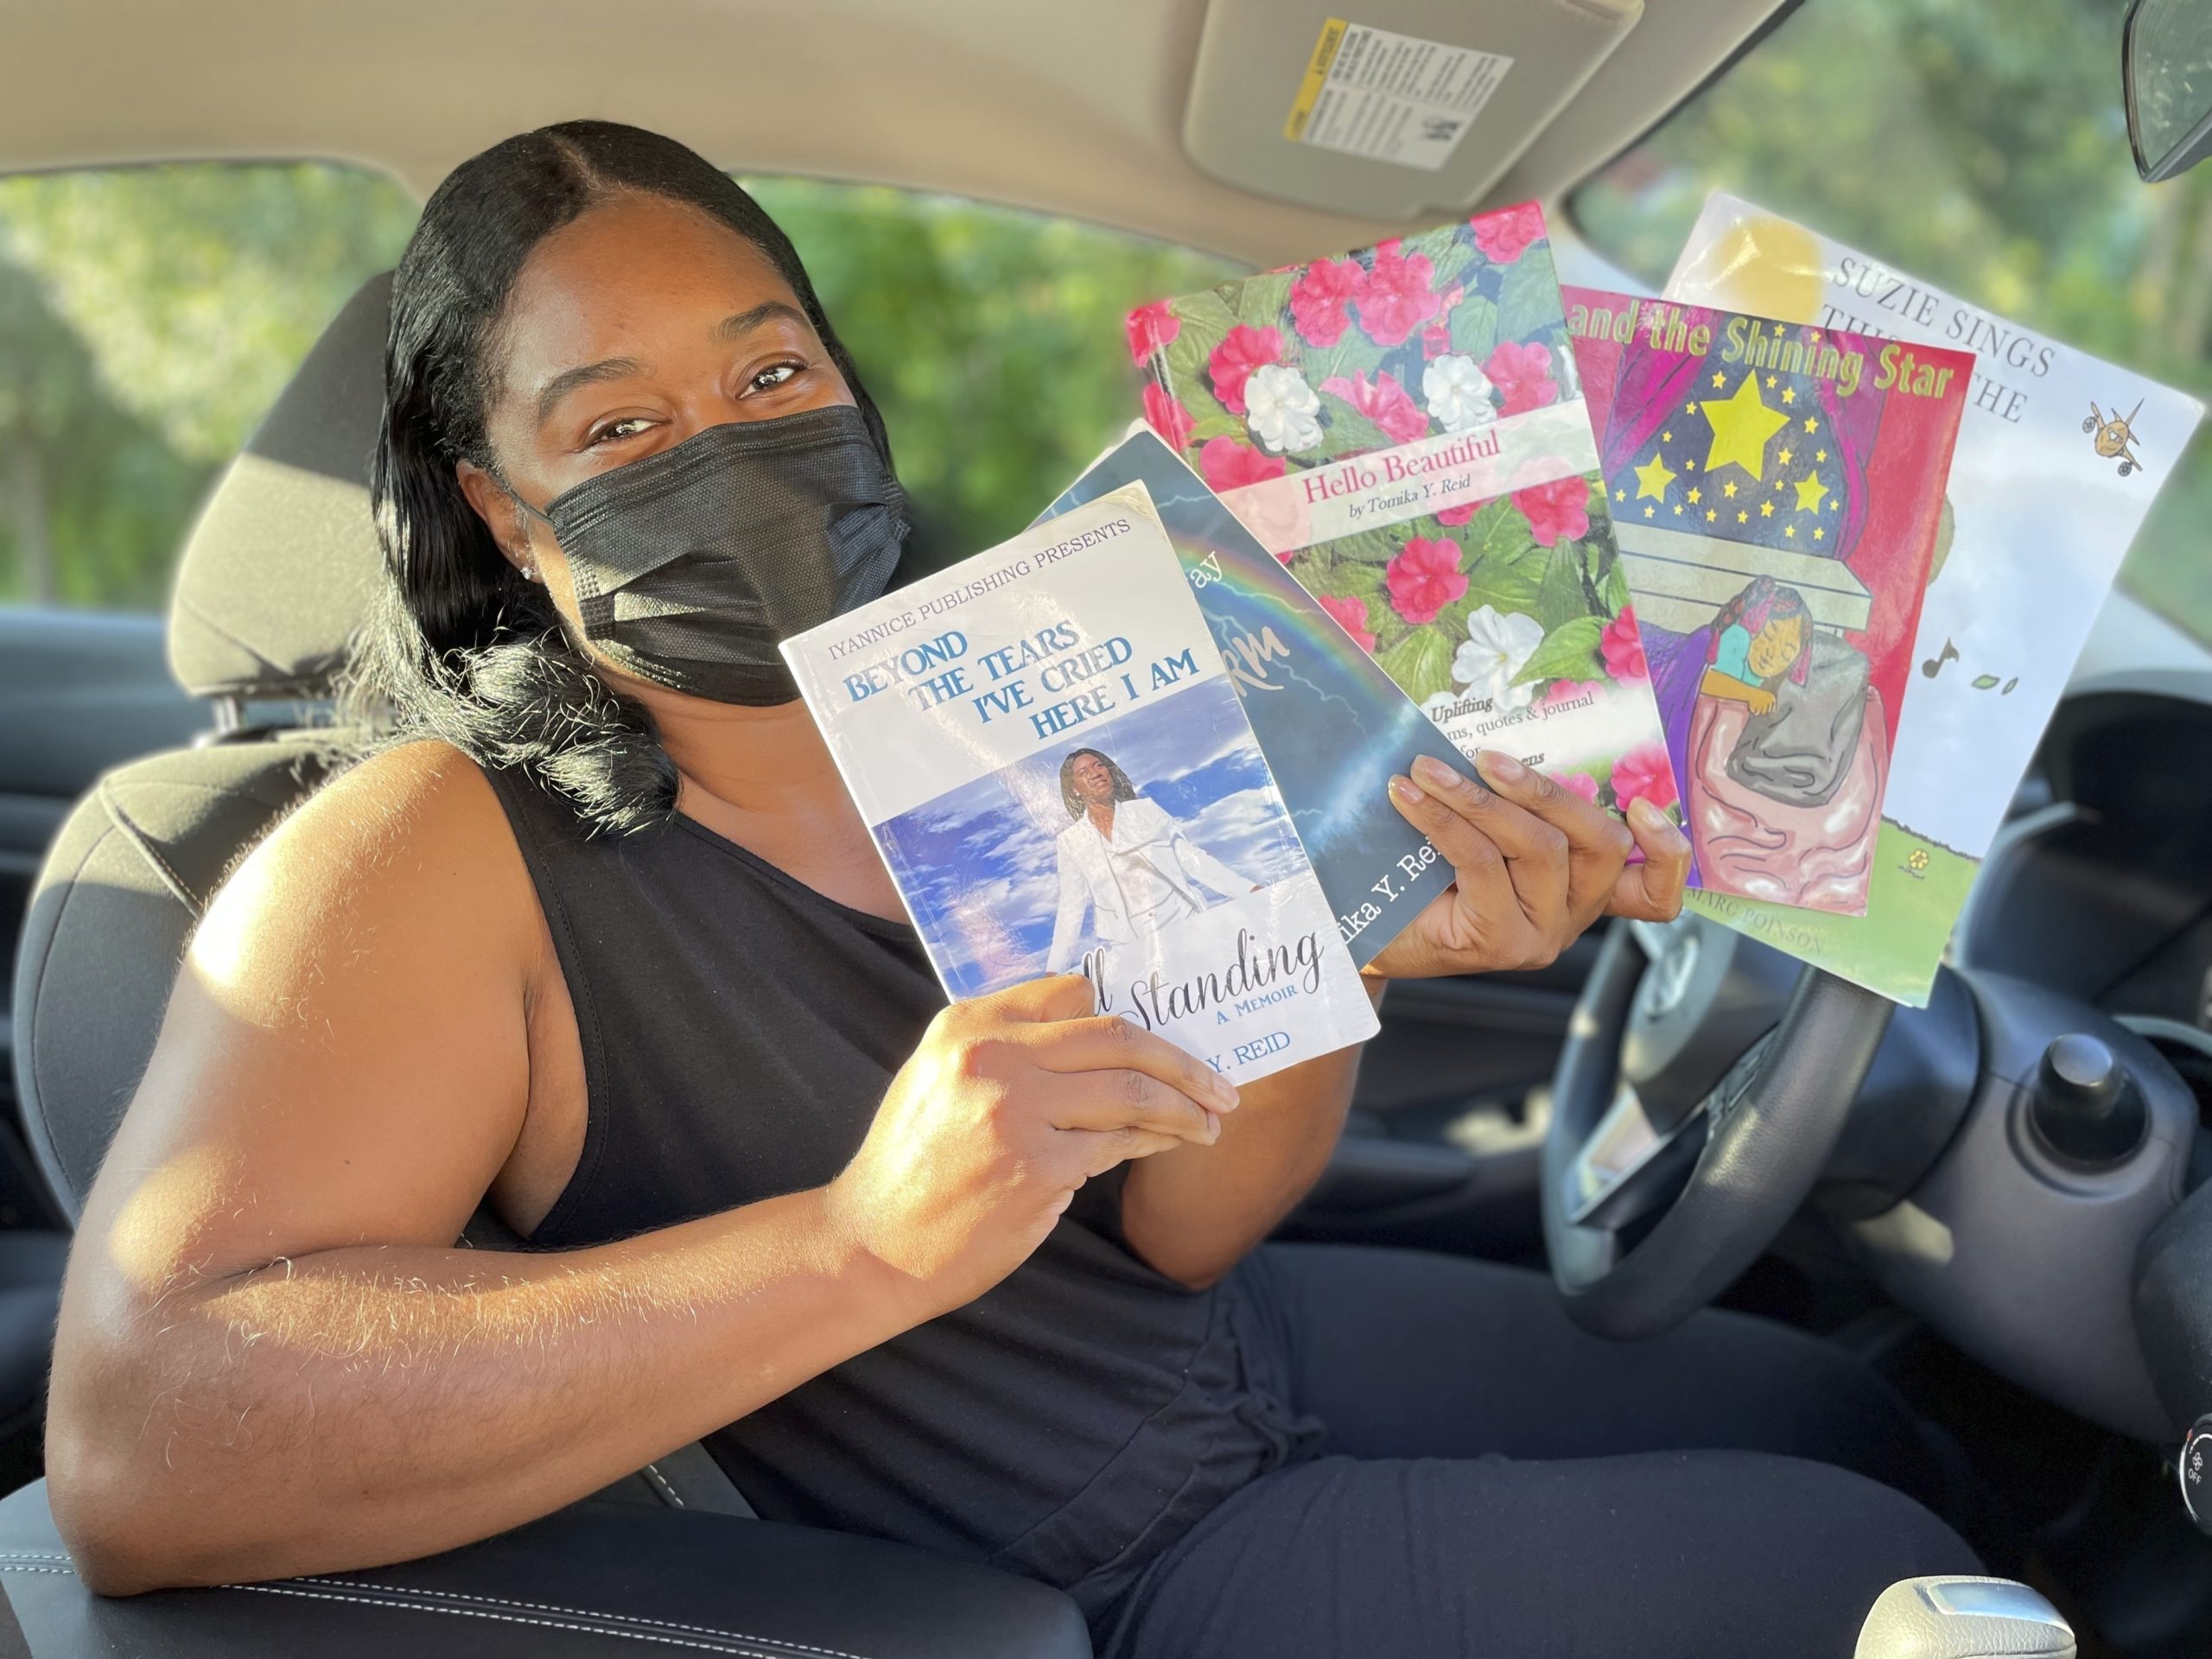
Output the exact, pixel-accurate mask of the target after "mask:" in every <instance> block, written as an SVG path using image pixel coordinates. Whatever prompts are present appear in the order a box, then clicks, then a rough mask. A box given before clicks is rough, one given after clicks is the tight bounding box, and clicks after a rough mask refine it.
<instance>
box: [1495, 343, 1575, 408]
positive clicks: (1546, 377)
mask: <svg viewBox="0 0 2212 1659" xmlns="http://www.w3.org/2000/svg"><path fill="white" fill-rule="evenodd" d="M1483 372H1484V373H1485V374H1487V375H1488V376H1490V378H1491V382H1492V383H1493V384H1494V385H1496V386H1497V389H1498V390H1499V391H1502V392H1503V393H1504V394H1505V407H1504V408H1503V410H1500V411H1499V412H1500V413H1501V414H1506V415H1519V414H1522V413H1525V412H1526V411H1527V410H1532V409H1541V408H1542V407H1543V406H1544V405H1545V404H1554V403H1557V402H1558V401H1559V386H1558V385H1557V383H1556V382H1554V380H1553V379H1552V354H1551V353H1550V352H1549V351H1548V349H1546V347H1545V346H1544V343H1543V342H1542V341H1541V340H1530V341H1529V343H1528V344H1527V345H1526V346H1522V345H1519V344H1517V343H1516V342H1515V341H1513V340H1500V341H1498V343H1497V350H1496V351H1494V352H1492V353H1491V354H1490V357H1489V359H1488V360H1486V361H1485V362H1484V364H1483Z"/></svg>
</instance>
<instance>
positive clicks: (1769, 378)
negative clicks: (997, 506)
mask: <svg viewBox="0 0 2212 1659" xmlns="http://www.w3.org/2000/svg"><path fill="white" fill-rule="evenodd" d="M1766 383H1767V385H1773V384H1774V377H1773V376H1772V375H1769V376H1767V378H1766Z"/></svg>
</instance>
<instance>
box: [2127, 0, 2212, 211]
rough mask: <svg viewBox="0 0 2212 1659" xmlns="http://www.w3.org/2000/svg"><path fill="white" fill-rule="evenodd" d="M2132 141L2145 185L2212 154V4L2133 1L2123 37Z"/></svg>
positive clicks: (2189, 0)
mask: <svg viewBox="0 0 2212 1659" xmlns="http://www.w3.org/2000/svg"><path fill="white" fill-rule="evenodd" d="M2120 85H2121V87H2122V89H2123V90H2124V92H2126V99H2127V142H2128V143H2129V144H2130V145H2131V146H2133V149H2134V151H2135V170H2136V171H2137V172H2138V173H2139V174H2141V175H2143V179H2144V181H2145V183H2146V184H2156V183H2158V181H2160V180H2161V179H2171V178H2172V177H2173V176H2174V175H2176V174H2177V173H2185V172H2187V171H2188V170H2189V169H2190V168H2192V167H2194V166H2196V164H2197V162H2201V161H2202V160H2203V159H2204V158H2205V156H2207V155H2212V6H2207V5H2205V4H2204V3H2203V0H2134V3H2133V4H2132V5H2130V6H2129V7H2128V9H2127V21H2126V23H2125V24H2123V25H2122V26H2121V29H2120Z"/></svg>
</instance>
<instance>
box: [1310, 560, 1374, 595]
mask: <svg viewBox="0 0 2212 1659" xmlns="http://www.w3.org/2000/svg"><path fill="white" fill-rule="evenodd" d="M1290 574H1291V575H1294V576H1296V577H1297V578H1298V580H1299V581H1300V583H1302V584H1303V585H1304V586H1305V588H1306V592H1308V593H1311V594H1320V595H1321V596H1322V597H1324V598H1325V599H1372V598H1374V597H1376V595H1377V594H1380V593H1382V591H1383V567H1382V566H1381V565H1379V564H1362V563H1359V562H1358V561H1357V560H1356V559H1338V561H1336V562H1335V563H1332V564H1325V563H1321V562H1320V561H1319V560H1318V559H1308V558H1306V556H1304V555H1303V554H1301V555H1300V556H1299V558H1298V559H1297V561H1296V562H1295V563H1293V564H1292V566H1291V567H1290Z"/></svg>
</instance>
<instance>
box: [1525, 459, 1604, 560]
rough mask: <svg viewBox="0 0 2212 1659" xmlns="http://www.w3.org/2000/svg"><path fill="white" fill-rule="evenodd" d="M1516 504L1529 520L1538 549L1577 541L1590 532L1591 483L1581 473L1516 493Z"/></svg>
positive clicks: (1530, 529) (1570, 474)
mask: <svg viewBox="0 0 2212 1659" xmlns="http://www.w3.org/2000/svg"><path fill="white" fill-rule="evenodd" d="M1513 505H1515V506H1516V507H1518V508H1520V509H1521V512H1522V516H1523V517H1524V518H1527V519H1528V521H1529V531H1530V532H1531V533H1532V534H1534V535H1535V538H1536V545H1537V546H1538V547H1550V546H1552V545H1553V544H1554V543H1558V542H1561V541H1568V542H1572V541H1578V540H1580V538H1581V537H1585V536H1586V535H1588V534H1589V533H1590V484H1589V480H1586V479H1585V478H1584V477H1583V476H1582V474H1580V473H1569V474H1567V476H1566V477H1565V478H1558V479H1554V480H1552V481H1551V482H1550V483H1548V484H1535V485H1531V486H1529V488H1527V489H1525V490H1516V491H1514V492H1513Z"/></svg>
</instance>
